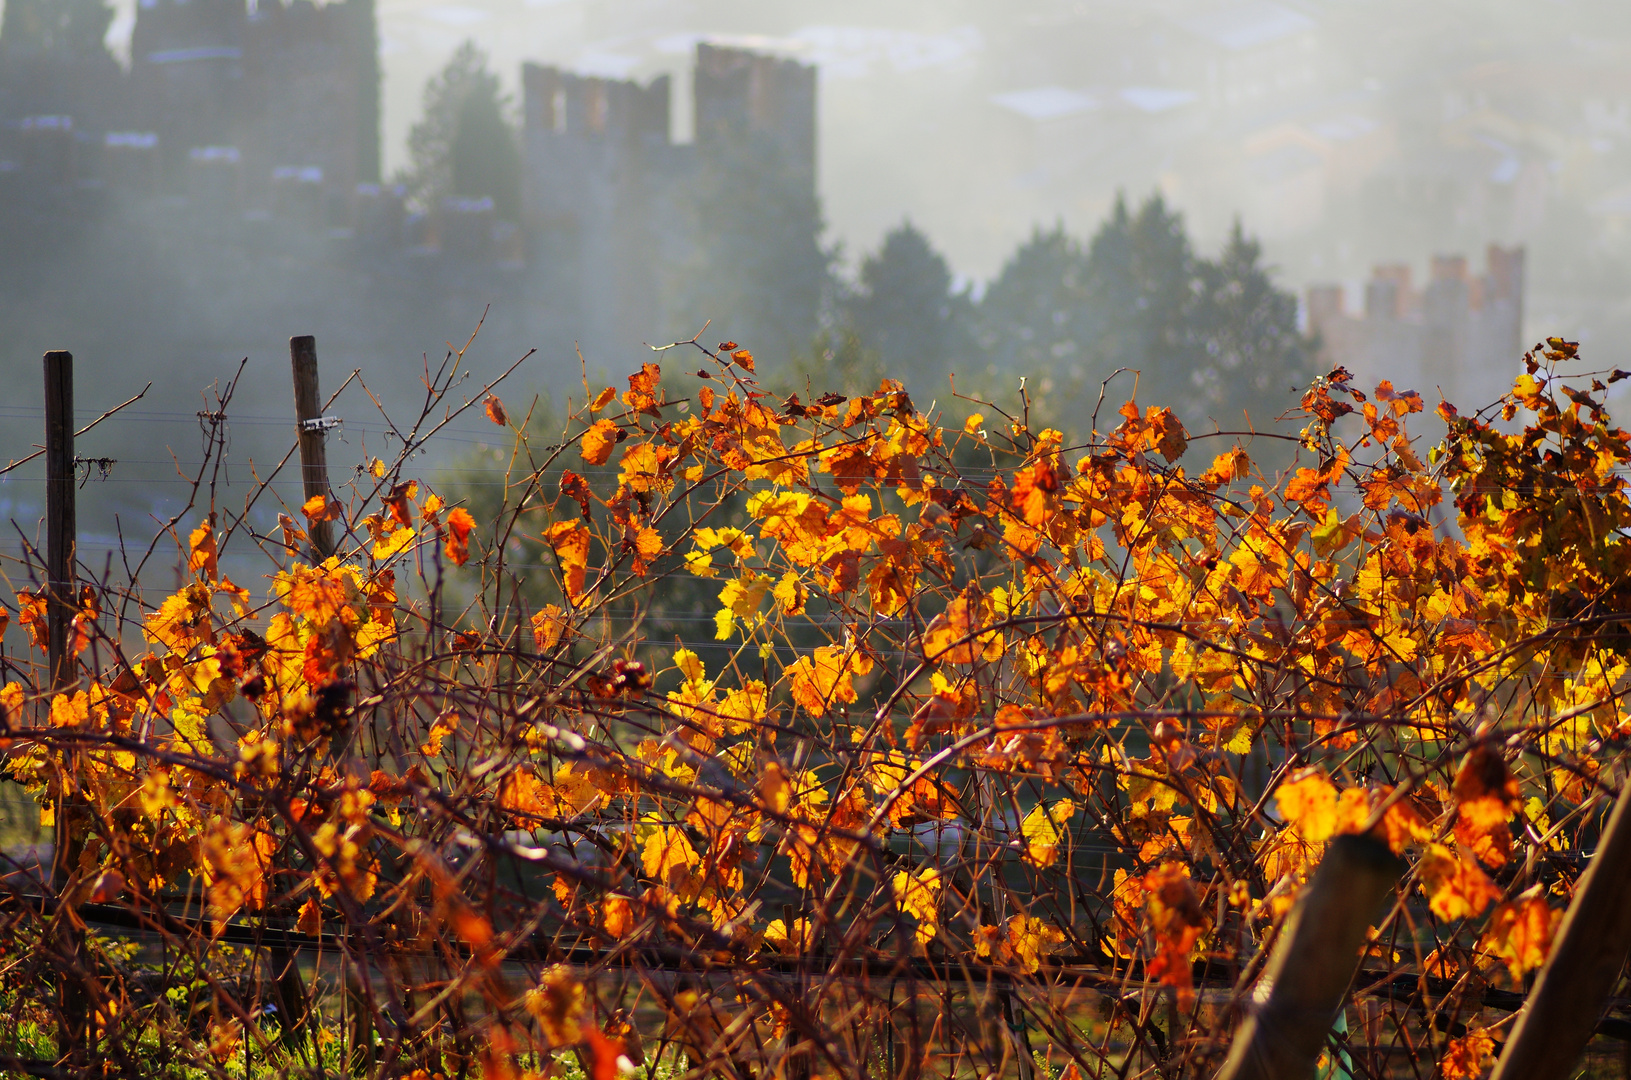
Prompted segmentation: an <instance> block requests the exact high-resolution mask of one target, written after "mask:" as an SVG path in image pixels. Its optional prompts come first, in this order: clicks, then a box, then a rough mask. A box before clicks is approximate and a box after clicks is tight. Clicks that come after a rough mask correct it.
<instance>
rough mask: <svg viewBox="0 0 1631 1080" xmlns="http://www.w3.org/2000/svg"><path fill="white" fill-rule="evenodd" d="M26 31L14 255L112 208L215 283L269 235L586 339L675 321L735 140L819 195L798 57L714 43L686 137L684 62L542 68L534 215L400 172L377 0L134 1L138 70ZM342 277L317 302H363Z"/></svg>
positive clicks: (5, 68) (116, 224)
mask: <svg viewBox="0 0 1631 1080" xmlns="http://www.w3.org/2000/svg"><path fill="white" fill-rule="evenodd" d="M27 2H29V0H12V4H13V5H14V6H16V5H21V4H26V3H27ZM44 2H46V3H59V2H61V3H69V4H74V3H84V2H86V0H44ZM91 2H93V3H94V0H91ZM21 33H23V32H22V31H18V30H17V29H16V27H15V26H14V24H13V21H12V20H9V19H8V21H7V22H6V23H5V24H4V25H3V26H0V242H6V243H8V244H9V246H11V247H12V249H13V250H17V249H18V248H20V247H22V246H24V241H23V240H22V239H20V238H23V237H29V238H31V239H35V240H43V239H46V238H47V236H48V235H49V230H50V229H51V228H57V229H58V231H59V232H60V231H61V230H62V229H64V228H70V227H72V226H71V225H70V224H69V223H70V222H79V221H86V220H90V219H91V218H93V217H94V218H96V219H97V220H99V221H101V222H102V223H103V224H104V225H111V226H112V228H113V229H114V230H115V231H117V230H119V229H124V230H126V231H128V232H130V233H132V234H137V233H143V230H146V233H143V235H146V234H152V233H158V234H162V236H161V237H160V239H159V240H157V241H144V242H152V243H158V244H160V245H162V246H163V247H164V249H165V251H166V254H165V255H164V256H162V258H165V259H173V258H180V259H182V260H184V261H188V262H191V263H192V264H194V266H195V267H210V268H211V269H209V270H207V271H206V270H201V269H194V270H192V271H190V273H193V274H195V275H198V276H200V277H202V278H203V279H205V280H208V281H209V282H210V288H211V289H212V290H213V291H215V292H217V293H220V292H230V290H231V289H232V288H233V287H234V286H233V285H232V281H233V280H235V278H234V275H238V276H244V275H247V274H249V273H250V272H251V271H250V270H249V264H250V263H252V262H254V261H255V260H256V259H257V258H258V255H259V253H262V252H265V251H267V250H269V246H270V248H281V249H282V250H281V253H280V254H279V256H278V259H277V260H276V261H277V262H278V263H280V264H281V265H283V266H285V267H288V268H290V269H291V272H292V271H293V268H294V267H296V266H297V265H299V264H302V263H304V264H306V265H308V267H309V266H311V265H315V263H321V264H323V265H324V266H329V267H331V268H332V267H350V269H351V275H350V277H351V279H352V280H362V279H364V278H366V279H367V280H369V281H370V282H372V286H371V287H373V288H376V289H378V288H382V287H384V286H383V285H381V282H382V281H387V280H388V281H393V282H395V285H394V286H392V287H393V288H395V289H396V290H397V291H398V292H399V293H402V296H401V299H400V303H401V304H402V306H403V307H404V308H405V309H409V310H412V311H414V312H415V313H416V314H418V313H419V312H421V311H424V310H428V309H429V308H430V307H431V306H432V304H431V300H432V298H431V297H430V296H428V295H423V294H426V293H428V292H429V291H435V292H437V294H438V296H437V297H436V299H441V298H444V297H447V296H452V295H457V294H459V292H460V290H461V289H464V288H465V287H466V286H468V291H469V292H470V294H472V295H473V296H478V297H479V296H483V295H484V296H485V297H486V298H487V299H490V300H493V301H496V302H498V303H499V305H500V307H502V308H505V309H506V310H521V311H525V312H526V313H527V314H526V316H525V317H526V318H528V319H529V320H531V322H532V324H533V325H539V324H544V325H548V326H549V327H551V329H552V331H555V332H559V333H563V334H564V335H565V336H566V339H567V340H579V341H582V342H584V343H585V344H590V343H596V344H605V345H619V346H623V345H633V344H638V343H640V342H642V341H650V340H654V338H655V336H656V335H659V334H661V333H663V332H664V326H665V323H669V322H673V321H675V320H673V319H670V318H669V315H670V314H673V313H675V312H676V311H677V309H678V307H679V306H680V305H682V304H683V301H681V300H677V299H675V297H676V296H677V293H676V290H675V288H674V281H675V280H676V279H677V278H678V277H680V276H682V275H683V274H684V273H685V268H686V265H687V259H688V256H689V255H690V254H691V253H692V252H694V251H696V250H698V248H699V246H700V240H701V238H700V236H699V232H698V230H699V228H700V226H699V223H698V217H697V213H696V203H697V200H698V190H699V186H700V185H702V184H704V183H705V182H706V181H707V180H708V172H709V170H708V168H707V166H708V165H709V163H710V162H711V161H712V160H714V159H716V158H717V157H718V156H719V155H720V154H722V153H723V152H724V151H725V149H726V148H727V147H730V146H733V145H735V146H742V145H752V146H754V147H755V150H756V152H759V153H760V155H761V156H768V157H773V158H774V159H775V160H776V161H777V167H778V169H779V172H778V173H777V182H780V183H788V182H791V183H792V184H793V185H794V186H795V187H797V188H799V189H801V190H802V191H804V192H805V193H806V194H807V195H808V197H809V198H810V199H812V200H813V199H814V193H815V182H816V122H815V118H816V73H815V69H814V68H812V67H808V66H805V65H801V64H798V63H796V62H792V61H788V60H781V59H777V58H773V57H768V56H761V55H757V54H753V53H749V52H744V51H740V50H735V49H726V48H716V47H713V46H710V45H708V44H701V45H699V46H698V48H697V53H696V69H695V77H694V86H693V89H694V94H695V110H694V113H695V131H696V135H695V138H694V140H693V141H692V142H689V143H683V144H682V143H677V142H675V140H674V139H673V138H672V137H671V131H672V127H673V123H672V120H671V101H670V98H671V90H670V81H669V79H668V78H666V77H663V78H659V79H656V80H654V81H653V82H651V83H650V84H649V85H640V84H637V83H634V82H627V81H617V80H608V79H598V78H589V77H583V76H578V75H574V74H572V73H569V72H565V71H561V70H558V69H556V68H550V67H540V66H536V65H531V64H529V65H526V66H525V67H524V69H523V71H522V77H521V86H522V104H523V117H524V123H523V129H522V132H521V135H520V138H521V147H520V149H521V152H522V161H523V175H522V191H523V200H522V214H521V217H522V220H521V221H519V222H502V221H498V220H497V219H496V215H495V211H494V207H493V205H492V203H491V201H490V200H472V199H456V198H450V199H445V200H442V201H441V203H440V204H438V205H435V206H410V205H408V202H407V200H406V198H405V193H404V192H403V191H402V190H401V189H399V188H395V187H392V186H391V185H389V184H382V183H381V180H382V178H381V175H380V86H379V82H380V75H379V64H378V59H377V56H378V41H377V30H376V24H375V0H333V2H330V3H327V4H324V5H323V6H318V5H316V4H315V3H313V2H312V0H139V4H138V7H137V10H136V22H135V27H134V31H133V34H132V40H131V59H130V68H129V70H128V71H122V70H120V69H119V67H118V65H116V64H114V63H113V62H112V61H111V59H109V58H107V57H106V54H105V53H103V52H102V51H101V50H100V47H99V44H98V47H97V48H96V49H95V50H82V51H94V52H96V53H97V54H98V56H96V57H94V58H92V59H87V58H85V57H77V56H71V55H68V54H67V53H65V52H63V51H62V50H61V49H60V48H56V47H55V46H54V45H53V46H52V47H51V48H49V49H44V50H43V51H42V50H41V49H38V48H36V49H33V50H32V52H31V51H30V50H29V49H26V48H21V47H19V46H18V45H17V42H18V39H19V35H20V34H21ZM8 37H9V39H10V44H11V46H12V48H11V49H10V51H9V52H8V50H7V47H6V46H7V44H8ZM24 54H27V56H26V59H24V58H23V57H24ZM93 60H94V63H93V62H92V61H93ZM87 64H91V65H92V66H94V68H95V70H94V71H89V70H88V69H86V65H87ZM76 65H77V66H76ZM82 69H86V70H82ZM718 171H719V170H715V173H716V174H717V172H718ZM732 182H733V183H737V184H738V185H741V184H748V185H751V184H753V183H756V182H760V181H759V180H756V179H755V178H754V177H753V176H747V175H741V176H738V175H737V174H735V173H733V174H732ZM7 204H9V205H10V207H11V210H10V212H9V213H8V212H7V211H6V209H5V207H6V205H7ZM53 221H54V222H57V224H56V225H54V226H53V225H52V224H51V222H53ZM266 223H271V226H272V227H271V228H269V227H268V225H267V224H266ZM302 237H305V238H308V240H306V241H302V239H301V238H302ZM302 244H303V245H304V246H302ZM234 251H235V252H236V254H232V253H233V252H234ZM133 258H134V257H133ZM263 261H264V260H263ZM140 272H141V271H140V270H139V269H138V270H137V273H140ZM255 272H259V273H264V272H265V271H264V270H262V269H260V268H257V269H256V271H255ZM334 274H335V279H336V283H337V284H332V285H331V287H330V288H329V289H328V290H327V291H326V292H325V293H324V294H323V295H322V301H323V302H325V303H331V304H335V305H342V304H350V303H353V302H354V301H355V300H356V299H357V298H356V297H355V296H352V295H349V294H348V293H349V291H351V290H353V286H352V285H351V284H348V283H346V281H347V279H346V277H345V276H344V275H342V274H340V273H339V271H338V270H336V271H334ZM309 277H310V275H309V274H308V275H307V277H306V278H300V277H299V276H298V275H296V277H294V278H291V279H290V283H289V284H288V285H287V286H286V287H283V286H280V288H283V289H284V293H288V294H291V295H292V294H293V293H294V292H296V291H298V290H299V289H301V288H304V287H306V285H307V283H308V279H309ZM236 287H237V288H238V289H239V291H240V292H241V293H242V294H243V295H244V296H245V297H252V296H253V293H254V290H255V288H257V287H260V288H261V289H262V291H263V292H264V293H266V294H268V295H270V294H271V293H273V292H275V291H276V290H275V289H274V288H273V287H272V286H269V285H266V286H257V284H256V283H254V282H251V281H249V280H248V279H247V277H246V280H245V281H243V282H241V283H239V285H238V286H236ZM356 287H357V288H360V287H361V286H356ZM336 289H337V290H338V292H336ZM410 292H411V293H415V294H421V295H417V296H409V295H408V294H409V293H410ZM279 295H282V293H280V294H279ZM375 299H376V300H377V299H378V297H377V296H376V297H375ZM471 302H472V303H473V304H476V306H475V310H476V312H477V313H479V312H480V310H481V307H480V304H479V303H476V301H474V300H472V301H471ZM688 318H689V317H687V319H688ZM679 321H682V322H683V321H687V320H679Z"/></svg>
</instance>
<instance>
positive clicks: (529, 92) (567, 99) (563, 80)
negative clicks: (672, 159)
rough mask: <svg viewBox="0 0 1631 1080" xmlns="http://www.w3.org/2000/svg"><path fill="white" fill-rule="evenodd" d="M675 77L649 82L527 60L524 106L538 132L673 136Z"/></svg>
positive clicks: (530, 127)
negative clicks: (672, 89)
mask: <svg viewBox="0 0 1631 1080" xmlns="http://www.w3.org/2000/svg"><path fill="white" fill-rule="evenodd" d="M669 81H670V80H669V78H668V76H666V75H663V76H659V77H658V78H656V79H653V80H652V81H651V84H650V85H649V86H641V85H640V84H639V83H636V82H628V81H623V80H618V79H602V78H596V77H594V76H590V75H577V74H574V73H572V72H567V71H562V70H561V69H560V68H555V67H546V66H543V65H539V64H523V65H522V66H521V112H522V118H523V123H524V124H525V126H526V130H527V132H528V134H531V133H533V132H538V133H543V134H553V135H563V136H575V137H581V138H605V139H619V138H621V139H630V140H639V141H647V140H650V141H655V142H659V143H667V142H668V131H669V97H670V95H669Z"/></svg>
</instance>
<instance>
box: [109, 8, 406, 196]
mask: <svg viewBox="0 0 1631 1080" xmlns="http://www.w3.org/2000/svg"><path fill="white" fill-rule="evenodd" d="M376 53H377V48H376V42H375V26H374V2H373V0H341V2H338V3H329V4H326V5H324V6H322V7H318V6H317V5H316V4H314V3H313V2H312V0H293V2H292V3H287V4H285V3H283V2H281V0H262V2H261V3H259V4H257V5H256V7H255V10H254V12H253V13H251V12H250V11H249V9H248V5H247V4H246V3H245V0H142V3H141V4H140V5H138V7H137V9H136V25H135V29H134V30H133V31H132V35H131V70H130V78H129V83H130V86H129V94H128V101H127V103H126V110H127V113H128V123H129V125H130V126H131V127H133V128H137V129H140V130H144V131H152V132H154V133H155V134H157V136H158V151H159V155H160V159H161V161H162V162H163V164H164V166H165V168H166V170H167V171H168V172H170V173H171V174H172V175H173V174H174V172H175V170H178V169H182V168H184V167H185V163H186V162H189V161H191V160H193V159H192V157H191V154H192V151H193V150H195V149H197V148H200V147H225V146H232V147H237V148H238V149H239V150H240V151H241V153H242V157H243V177H244V189H245V190H244V194H245V197H246V198H249V199H251V200H253V201H255V202H256V203H260V204H264V203H265V202H267V201H268V199H269V198H270V197H271V196H272V194H273V192H274V189H275V186H276V185H275V184H274V178H279V179H281V178H282V177H286V176H287V175H288V173H287V170H290V169H297V170H302V175H303V176H305V177H308V178H309V177H310V176H311V175H312V174H311V172H310V170H313V169H315V170H318V171H319V173H320V174H321V177H320V182H321V184H322V186H323V187H324V189H325V190H326V192H327V193H328V194H329V195H330V196H331V197H332V196H346V195H349V194H350V193H351V192H353V191H354V190H355V189H356V185H357V184H359V183H368V182H377V181H378V180H379V65H378V59H377V55H376ZM280 170H281V171H282V172H280Z"/></svg>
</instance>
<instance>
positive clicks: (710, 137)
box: [693, 44, 816, 191]
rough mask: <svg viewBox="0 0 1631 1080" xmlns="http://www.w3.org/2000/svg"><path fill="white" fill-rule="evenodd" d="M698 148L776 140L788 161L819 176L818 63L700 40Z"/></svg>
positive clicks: (785, 162) (785, 163)
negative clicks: (817, 143) (736, 142)
mask: <svg viewBox="0 0 1631 1080" xmlns="http://www.w3.org/2000/svg"><path fill="white" fill-rule="evenodd" d="M693 86H694V88H695V94H696V130H697V149H698V150H699V151H700V152H702V153H704V154H709V153H717V152H718V151H719V150H720V149H721V148H723V147H724V146H727V145H729V144H730V143H732V142H733V141H737V140H741V139H743V138H744V137H746V138H747V139H749V140H764V141H766V142H768V143H769V144H771V145H774V146H776V147H777V148H778V149H779V150H780V152H781V155H782V162H781V164H782V166H783V167H784V168H789V169H791V170H794V171H795V172H796V173H798V174H799V175H801V176H803V177H807V178H808V182H809V185H810V190H811V191H814V190H815V182H816V69H815V68H814V67H811V66H808V65H805V64H801V63H799V62H798V61H796V60H784V59H781V58H778V57H774V56H765V55H762V54H760V53H753V52H748V51H746V50H744V49H727V48H720V47H718V46H714V45H708V44H700V45H698V46H697V64H696V73H695V76H694V82H693Z"/></svg>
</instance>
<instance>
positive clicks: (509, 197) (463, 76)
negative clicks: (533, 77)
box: [406, 41, 521, 221]
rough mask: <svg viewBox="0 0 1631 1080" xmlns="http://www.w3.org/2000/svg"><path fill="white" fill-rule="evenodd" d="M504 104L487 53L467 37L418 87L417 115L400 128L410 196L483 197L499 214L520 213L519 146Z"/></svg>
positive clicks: (432, 199) (431, 200)
mask: <svg viewBox="0 0 1631 1080" xmlns="http://www.w3.org/2000/svg"><path fill="white" fill-rule="evenodd" d="M508 103H509V99H508V96H507V95H505V94H504V92H503V90H502V88H501V86H500V84H499V79H498V76H497V75H495V74H493V73H492V72H491V71H490V70H488V60H487V54H486V53H484V52H482V51H481V49H479V48H477V47H476V44H475V42H473V41H466V42H465V43H464V44H463V45H460V46H459V48H458V50H457V51H456V52H455V53H454V54H453V58H452V59H451V60H449V61H448V64H447V66H446V67H445V68H443V69H442V71H441V73H440V74H438V75H436V76H434V77H432V78H431V80H430V81H429V82H428V83H426V84H425V96H424V117H423V118H422V119H421V120H420V121H419V123H417V124H415V125H414V126H413V130H412V131H410V132H409V133H408V157H409V160H410V161H411V163H412V165H411V168H410V170H409V174H408V176H407V178H406V179H407V182H408V187H409V191H410V193H411V194H412V195H413V197H414V198H415V200H416V201H418V202H419V203H421V204H423V205H425V206H434V205H435V204H436V202H437V201H439V200H440V199H442V198H444V197H446V196H449V195H452V196H459V197H462V198H471V199H482V198H490V199H492V200H493V205H494V208H495V209H496V210H497V213H498V216H499V217H501V218H504V219H506V220H509V221H515V220H517V219H518V218H519V217H520V214H521V148H520V143H519V137H518V135H517V134H516V132H515V130H514V128H512V127H511V125H510V122H509V121H508V120H507V119H506V118H505V111H506V109H507V106H508Z"/></svg>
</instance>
